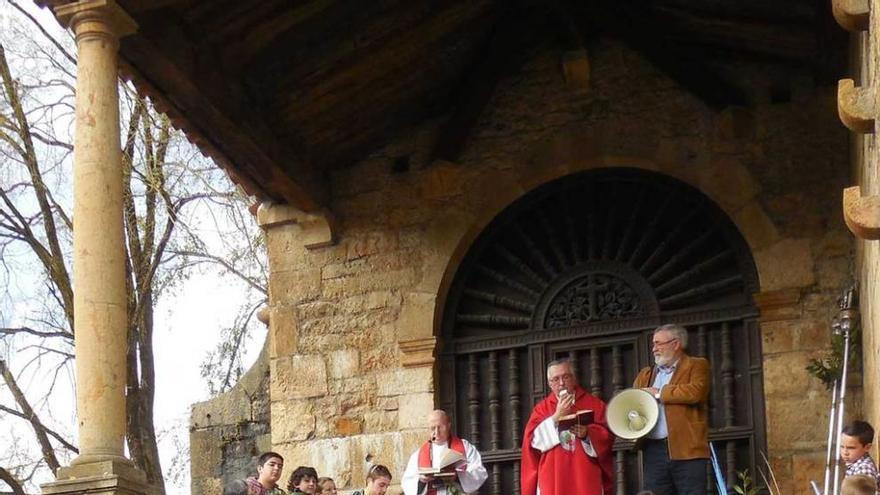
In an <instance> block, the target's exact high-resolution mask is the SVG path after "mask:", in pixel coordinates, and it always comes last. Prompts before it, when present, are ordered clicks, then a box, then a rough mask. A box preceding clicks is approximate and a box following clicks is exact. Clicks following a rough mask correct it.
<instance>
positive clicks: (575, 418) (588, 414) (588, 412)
mask: <svg viewBox="0 0 880 495" xmlns="http://www.w3.org/2000/svg"><path fill="white" fill-rule="evenodd" d="M589 424H593V410H592V409H581V410H579V411H577V412H575V413H572V414H568V415H565V416H562V417H561V418H559V422H558V423H556V429H557V430H559V431H560V432H563V431H566V430H570V429H571V428H572V427H573V426H586V425H589Z"/></svg>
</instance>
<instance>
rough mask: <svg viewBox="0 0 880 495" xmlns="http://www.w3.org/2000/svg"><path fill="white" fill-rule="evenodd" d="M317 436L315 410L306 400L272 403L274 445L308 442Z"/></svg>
mask: <svg viewBox="0 0 880 495" xmlns="http://www.w3.org/2000/svg"><path fill="white" fill-rule="evenodd" d="M314 434H315V410H314V406H313V405H312V403H311V402H309V401H306V400H282V401H276V402H273V403H272V443H273V444H277V443H287V442H296V441H301V440H307V439H309V438H311V437H312V436H314Z"/></svg>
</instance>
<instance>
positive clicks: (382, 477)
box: [352, 464, 391, 495]
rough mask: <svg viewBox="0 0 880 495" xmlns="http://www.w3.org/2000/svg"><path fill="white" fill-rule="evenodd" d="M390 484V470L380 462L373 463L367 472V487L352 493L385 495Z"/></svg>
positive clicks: (354, 494)
mask: <svg viewBox="0 0 880 495" xmlns="http://www.w3.org/2000/svg"><path fill="white" fill-rule="evenodd" d="M390 485H391V471H389V470H388V468H387V467H385V466H383V465H381V464H374V465H373V467H371V468H370V470H369V471H368V472H367V487H366V488H365V489H364V490H362V491H356V492H354V493H352V495H385V492H386V491H388V487H389V486H390Z"/></svg>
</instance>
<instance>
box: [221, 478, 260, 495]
mask: <svg viewBox="0 0 880 495" xmlns="http://www.w3.org/2000/svg"><path fill="white" fill-rule="evenodd" d="M223 495H253V490H250V489H249V488H248V484H247V482H246V481H245V480H232V481H230V482H229V483H226V486H224V487H223Z"/></svg>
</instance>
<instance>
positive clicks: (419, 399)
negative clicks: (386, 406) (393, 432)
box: [397, 393, 435, 430]
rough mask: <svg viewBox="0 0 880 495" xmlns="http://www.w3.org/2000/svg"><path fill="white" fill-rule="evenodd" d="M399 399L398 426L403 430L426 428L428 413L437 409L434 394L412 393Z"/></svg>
mask: <svg viewBox="0 0 880 495" xmlns="http://www.w3.org/2000/svg"><path fill="white" fill-rule="evenodd" d="M399 400H400V408H399V409H398V410H397V414H398V418H399V419H398V423H397V426H398V428H399V429H401V430H406V429H412V428H425V425H426V424H427V421H428V414H430V413H431V411H433V410H434V409H435V407H434V394H432V393H411V394H406V395H402V396H401V397H400V398H399Z"/></svg>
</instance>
